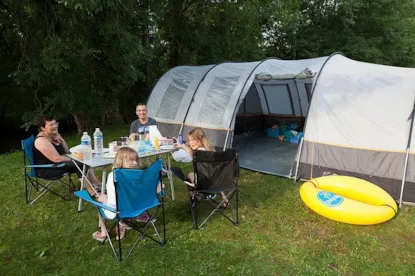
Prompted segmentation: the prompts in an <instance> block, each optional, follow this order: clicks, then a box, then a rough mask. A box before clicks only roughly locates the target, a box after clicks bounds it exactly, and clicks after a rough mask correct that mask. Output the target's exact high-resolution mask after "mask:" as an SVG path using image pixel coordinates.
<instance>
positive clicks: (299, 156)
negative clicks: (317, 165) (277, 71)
mask: <svg viewBox="0 0 415 276" xmlns="http://www.w3.org/2000/svg"><path fill="white" fill-rule="evenodd" d="M335 55H342V56H344V57H346V56H345V55H344V54H343V53H341V52H335V53H333V54H331V55H330V56H329V57H328V58H327V59H326V60H325V61H324V63H323V65H322V66H321V68H320V71H319V72H318V75H317V78H316V81H315V82H314V86H313V89H312V91H311V99H310V105H309V108H308V111H307V116H306V118H305V122H304V134H305V130H306V128H307V121H308V114H309V113H310V109H311V107H312V106H313V105H312V103H313V98H314V91H315V90H316V87H317V84H318V80H319V78H320V76H321V73H322V72H323V69H324V67H325V66H326V64H327V62H328V61H329V60H330V59H331V58H332V57H333V56H335ZM303 141H304V138H303V139H302V140H301V142H303ZM302 146H303V143H301V144H300V148H299V151H300V152H299V153H298V158H297V164H296V169H295V176H294V180H295V181H297V177H298V168H299V166H300V159H301V153H302V151H303V147H302ZM311 169H313V166H311ZM311 175H312V174H311Z"/></svg>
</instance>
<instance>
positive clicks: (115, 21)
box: [15, 0, 148, 131]
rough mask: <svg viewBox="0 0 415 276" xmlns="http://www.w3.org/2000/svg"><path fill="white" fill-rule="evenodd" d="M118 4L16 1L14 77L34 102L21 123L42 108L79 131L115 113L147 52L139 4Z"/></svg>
mask: <svg viewBox="0 0 415 276" xmlns="http://www.w3.org/2000/svg"><path fill="white" fill-rule="evenodd" d="M121 2H123V1H121ZM121 2H120V1H58V2H55V1H51V0H49V1H46V2H44V1H39V2H36V1H29V2H28V3H24V4H21V5H16V9H19V10H21V11H22V12H21V14H19V17H18V18H17V20H16V21H17V22H18V28H19V33H20V40H21V47H20V48H21V51H22V53H23V54H22V56H21V61H20V63H21V65H22V66H20V67H19V68H17V70H16V72H15V79H16V82H17V83H18V84H19V85H20V86H21V87H23V89H24V90H25V91H26V92H27V96H29V95H30V96H29V97H33V98H34V99H35V103H36V108H34V109H32V110H30V111H28V112H26V114H25V116H24V118H25V121H27V122H28V123H32V121H31V120H30V118H36V117H37V115H40V114H42V113H45V112H48V113H53V114H55V115H56V116H58V117H65V116H67V115H68V114H71V115H72V116H73V118H75V121H76V123H77V126H78V131H82V130H83V129H84V128H85V127H91V126H93V125H101V124H104V123H105V122H106V120H108V119H113V118H114V116H115V115H116V114H118V111H119V101H118V99H119V98H121V97H122V96H123V95H124V93H125V92H126V91H127V92H128V91H129V88H130V87H131V86H133V85H134V83H135V82H136V81H137V80H139V79H140V78H143V72H142V71H141V62H142V60H145V58H146V56H147V55H148V53H147V51H146V50H145V49H144V48H143V46H142V44H141V39H140V34H141V33H140V31H141V30H140V28H138V26H139V25H140V16H141V13H142V11H141V10H140V7H139V6H138V5H136V4H135V3H134V2H130V5H125V4H123V3H121ZM16 35H19V34H16Z"/></svg>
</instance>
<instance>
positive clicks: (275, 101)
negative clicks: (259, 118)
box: [261, 84, 294, 115]
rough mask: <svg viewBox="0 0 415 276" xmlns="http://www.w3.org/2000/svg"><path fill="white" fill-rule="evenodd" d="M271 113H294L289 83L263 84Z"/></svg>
mask: <svg viewBox="0 0 415 276" xmlns="http://www.w3.org/2000/svg"><path fill="white" fill-rule="evenodd" d="M261 86H262V89H263V90H264V94H265V98H266V101H267V105H268V110H269V112H270V113H271V114H281V115H294V105H293V99H292V98H291V94H290V89H289V87H288V85H265V84H263V85H261Z"/></svg>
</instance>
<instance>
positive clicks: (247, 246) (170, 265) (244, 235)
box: [0, 126, 415, 275]
mask: <svg viewBox="0 0 415 276" xmlns="http://www.w3.org/2000/svg"><path fill="white" fill-rule="evenodd" d="M123 130H128V126H122V127H118V128H111V129H110V128H104V129H103V133H104V139H105V142H109V141H111V140H114V139H115V138H116V137H119V136H121V135H123V134H125V133H123ZM67 138H68V139H67V140H68V142H69V144H70V146H74V145H76V144H78V142H79V140H80V136H79V137H75V136H74V137H67ZM22 156H23V154H22V152H21V151H18V152H14V153H11V154H5V155H1V156H0V190H1V198H0V199H1V203H0V204H1V205H0V206H1V210H0V218H1V223H0V275H47V274H52V275H87V274H88V275H143V274H148V275H415V264H414V263H415V242H414V239H415V208H414V207H408V206H405V207H404V208H403V209H401V210H400V211H399V213H398V215H397V216H396V217H395V218H394V219H393V220H391V221H389V222H386V223H383V224H380V225H374V226H353V225H347V224H342V223H338V222H335V221H331V220H328V219H326V218H323V217H321V216H319V215H317V214H315V213H314V212H312V211H311V210H309V209H308V208H307V207H306V206H305V205H304V204H303V202H302V201H301V199H300V196H299V184H296V183H294V182H292V181H291V180H289V179H285V178H280V177H275V176H270V175H265V174H261V173H256V172H252V171H248V170H242V171H241V177H240V181H239V189H240V225H239V226H237V227H235V226H233V225H232V224H230V223H229V222H228V221H225V220H224V219H223V218H222V217H220V216H219V215H216V216H214V217H213V218H211V219H210V221H209V222H208V224H207V225H206V226H205V227H203V228H202V229H200V230H198V231H195V230H193V228H192V219H191V216H190V215H189V214H188V213H187V208H188V201H187V196H186V188H185V186H184V185H183V184H182V182H181V181H180V180H179V179H177V178H175V188H176V201H175V202H173V201H172V200H171V198H170V190H169V185H166V187H167V195H168V197H167V199H166V217H167V221H166V228H167V244H166V245H165V246H164V247H162V246H160V245H158V244H156V243H153V242H150V241H148V240H146V241H145V242H144V243H141V244H139V245H138V247H137V248H136V249H135V252H134V253H133V255H132V256H131V257H130V258H129V259H128V260H127V261H126V262H123V263H122V264H120V265H118V264H117V263H116V262H115V260H114V258H113V256H112V255H111V251H110V247H109V244H108V243H107V244H106V245H104V246H100V245H98V244H97V243H96V242H95V241H94V240H93V239H92V237H91V234H92V232H94V231H96V228H97V216H96V210H95V209H94V208H92V207H91V206H90V205H87V204H84V211H83V212H81V213H78V212H77V202H78V201H77V200H76V198H75V197H73V198H72V199H71V200H70V201H64V200H62V199H60V198H58V197H56V196H54V195H51V194H48V195H46V196H44V197H42V198H41V199H40V200H39V201H38V202H36V203H35V204H34V205H31V206H29V205H26V204H25V201H24V179H23V167H22V164H23V157H22ZM183 168H184V170H185V171H189V170H190V169H191V167H190V166H189V165H186V166H183ZM166 184H167V183H166ZM128 238H129V236H127V239H128Z"/></svg>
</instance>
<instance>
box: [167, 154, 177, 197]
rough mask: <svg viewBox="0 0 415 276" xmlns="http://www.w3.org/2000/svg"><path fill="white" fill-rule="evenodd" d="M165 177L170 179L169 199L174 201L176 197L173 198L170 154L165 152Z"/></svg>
mask: <svg viewBox="0 0 415 276" xmlns="http://www.w3.org/2000/svg"><path fill="white" fill-rule="evenodd" d="M167 178H168V179H169V181H170V189H171V199H172V200H173V201H175V200H176V198H175V195H174V183H173V173H172V172H171V165H170V155H169V154H167Z"/></svg>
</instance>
